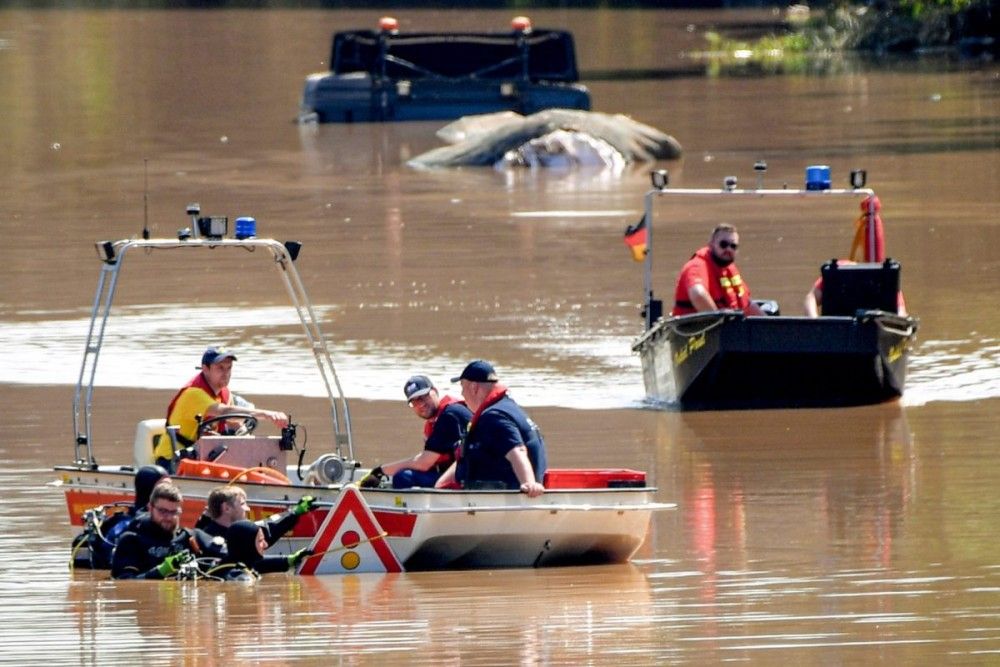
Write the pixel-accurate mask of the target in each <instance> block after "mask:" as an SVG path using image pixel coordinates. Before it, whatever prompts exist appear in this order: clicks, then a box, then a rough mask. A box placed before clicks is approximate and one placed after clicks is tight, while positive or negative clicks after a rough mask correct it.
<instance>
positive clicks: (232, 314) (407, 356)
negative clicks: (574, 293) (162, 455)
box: [0, 300, 642, 408]
mask: <svg viewBox="0 0 1000 667" xmlns="http://www.w3.org/2000/svg"><path fill="white" fill-rule="evenodd" d="M401 306H402V307H405V305H401V304H395V305H393V304H369V308H376V309H378V308H387V309H395V308H399V307H401ZM344 308H345V306H320V307H317V308H316V315H317V318H318V319H319V320H320V322H324V321H325V322H326V323H327V324H326V325H325V326H324V328H325V329H326V332H325V334H324V335H326V336H327V341H328V344H329V345H330V352H331V354H332V355H333V359H334V363H335V364H336V367H337V372H338V375H339V376H340V377H341V383H342V385H343V387H344V391H345V393H346V395H347V396H348V397H349V398H355V399H370V400H396V399H397V398H398V392H399V388H400V387H402V385H403V382H404V381H405V380H406V378H407V377H409V375H410V374H412V373H411V370H410V364H412V363H413V359H420V369H421V371H422V372H424V373H427V374H428V375H430V376H431V377H433V378H436V382H437V383H438V384H439V386H440V388H441V389H442V391H445V390H447V389H448V385H447V379H448V378H450V377H452V376H454V375H456V374H458V372H459V371H460V370H461V369H462V368H463V367H464V365H465V364H466V363H467V362H468V360H467V359H465V358H464V357H459V356H456V355H454V354H451V355H442V354H438V353H435V352H432V351H426V350H422V349H420V348H414V347H412V346H407V345H405V344H404V343H402V342H399V343H391V342H389V343H378V344H373V343H372V342H370V341H364V340H349V339H348V340H344V339H341V338H340V337H338V336H337V335H336V334H337V329H336V319H337V312H338V311H341V310H343V309H344ZM46 315H47V314H46V313H41V312H36V313H32V315H31V320H30V321H26V322H15V323H11V324H10V325H8V326H5V327H3V328H2V329H0V382H12V383H18V382H30V383H32V384H75V383H76V381H77V378H78V377H79V364H80V358H81V355H82V353H83V343H84V341H85V340H86V335H87V327H88V325H89V319H86V318H74V319H63V318H60V319H46ZM506 317H509V316H507V315H505V314H503V313H498V314H497V318H498V319H504V318H506ZM517 319H518V320H519V321H520V322H523V323H525V324H526V325H527V327H526V329H525V330H524V332H523V333H522V334H521V336H520V340H517V341H508V344H510V345H512V346H514V347H519V348H522V349H525V350H535V351H537V353H538V356H540V357H543V358H548V359H549V360H550V361H552V362H554V363H564V364H569V365H571V366H572V367H573V368H574V369H575V371H576V372H575V373H574V374H568V373H565V372H564V371H562V370H560V369H559V368H558V367H557V366H550V367H539V366H523V367H520V368H503V369H502V372H503V375H504V381H505V382H506V383H507V384H508V386H510V387H511V388H512V391H514V392H515V394H516V396H517V399H518V401H519V402H520V403H522V404H524V405H555V406H566V407H575V408H618V407H635V406H637V405H639V404H640V402H641V400H642V385H641V374H640V371H639V367H638V358H636V357H633V356H632V355H631V354H630V352H629V339H628V338H627V337H626V336H622V335H614V334H612V333H610V332H608V331H594V330H589V329H587V328H585V327H582V326H580V323H579V320H578V317H577V316H576V315H575V314H574V312H573V309H570V312H568V313H562V312H560V309H558V308H556V309H553V308H551V305H550V304H547V303H546V302H545V301H543V300H540V301H538V302H536V303H533V304H526V306H525V307H524V308H523V309H522V310H521V311H520V312H519V314H518V315H517ZM331 320H333V325H332V326H331V325H330V321H331ZM180 322H183V328H184V329H185V330H190V329H194V330H197V331H198V332H199V334H198V340H191V339H189V338H187V337H180V338H179V337H178V331H179V326H180V325H179V323H180ZM262 323H263V324H262ZM214 342H221V343H223V344H226V345H228V346H229V347H232V348H233V349H236V350H237V351H238V352H239V357H240V361H239V365H238V366H237V370H236V372H235V373H234V379H233V385H232V386H233V389H234V390H236V391H237V392H239V393H245V394H247V395H248V396H252V395H254V394H257V395H260V394H279V395H295V396H313V397H315V396H325V395H326V393H325V391H326V389H325V386H324V385H323V382H322V379H321V377H320V376H319V374H318V372H317V370H316V362H315V359H314V357H313V355H312V350H311V349H310V348H309V346H308V343H307V341H306V340H305V338H304V335H303V333H302V327H301V325H300V324H299V322H298V319H297V316H296V314H295V311H294V310H293V309H292V308H291V307H288V308H280V307H266V308H255V307H239V308H231V307H227V306H199V307H191V306H154V305H150V306H140V307H123V308H118V309H115V311H114V312H113V313H112V315H111V318H110V320H109V325H108V330H107V333H106V334H105V338H104V344H103V347H102V350H101V358H100V363H99V364H98V370H97V375H96V379H95V381H96V385H97V386H105V387H135V388H145V389H176V388H177V387H179V386H182V385H183V384H184V383H185V382H187V381H188V380H189V379H190V377H191V375H192V373H193V371H192V365H191V364H192V363H194V364H197V363H198V358H199V357H200V354H201V350H202V349H203V348H204V345H207V344H210V343H214ZM278 350H280V354H276V353H275V351H278ZM137 368H141V369H143V372H142V373H137V372H136V369H137ZM452 389H453V390H454V392H455V393H456V394H457V393H458V387H457V385H456V386H455V387H452Z"/></svg>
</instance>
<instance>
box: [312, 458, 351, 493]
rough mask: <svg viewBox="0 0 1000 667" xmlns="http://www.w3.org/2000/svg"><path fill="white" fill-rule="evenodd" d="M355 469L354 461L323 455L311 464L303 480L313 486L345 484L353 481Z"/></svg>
mask: <svg viewBox="0 0 1000 667" xmlns="http://www.w3.org/2000/svg"><path fill="white" fill-rule="evenodd" d="M357 468H358V463H357V462H356V461H348V460H346V459H344V458H341V457H340V456H338V455H336V454H323V455H322V456H320V457H319V458H318V459H316V460H315V461H313V462H312V464H311V465H310V466H309V469H308V470H307V471H306V475H305V477H304V478H303V480H304V481H305V483H306V484H311V485H313V486H327V485H329V484H346V483H347V482H350V481H351V480H352V479H353V477H354V471H355V470H356V469H357Z"/></svg>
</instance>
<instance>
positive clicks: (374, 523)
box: [298, 486, 403, 574]
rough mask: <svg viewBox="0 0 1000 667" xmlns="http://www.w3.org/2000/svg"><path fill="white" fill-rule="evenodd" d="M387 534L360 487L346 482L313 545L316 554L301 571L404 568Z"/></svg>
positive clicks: (398, 569)
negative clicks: (348, 484) (346, 484)
mask: <svg viewBox="0 0 1000 667" xmlns="http://www.w3.org/2000/svg"><path fill="white" fill-rule="evenodd" d="M385 536H386V533H385V531H383V530H382V527H381V526H380V525H379V523H378V520H376V519H375V515H374V514H372V510H371V508H370V507H368V503H366V502H365V499H364V498H363V497H362V496H361V493H359V492H358V489H357V488H356V487H353V486H345V487H344V490H343V491H341V492H340V495H339V496H337V501H336V503H335V504H334V506H333V507H332V508H331V509H330V511H329V512H328V513H327V515H326V520H325V521H323V525H321V526H320V527H319V530H318V531H317V532H316V537H315V538H313V541H312V544H310V545H309V548H310V549H312V550H313V554H314V555H312V556H310V557H308V558H306V559H305V560H304V561H302V564H301V565H300V566H299V570H298V573H299V574H355V573H359V572H402V571H403V565H402V564H401V563H400V562H399V559H398V558H396V554H395V553H393V551H392V548H391V547H390V546H389V543H388V542H386V541H385V539H383V538H385Z"/></svg>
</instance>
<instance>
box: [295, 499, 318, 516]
mask: <svg viewBox="0 0 1000 667" xmlns="http://www.w3.org/2000/svg"><path fill="white" fill-rule="evenodd" d="M318 502H319V501H318V500H316V499H315V498H313V497H312V496H302V498H300V499H299V502H298V504H296V505H295V507H293V508H292V514H294V515H295V516H302V515H303V514H305V513H306V512H308V511H309V510H313V509H316V504H317V503H318Z"/></svg>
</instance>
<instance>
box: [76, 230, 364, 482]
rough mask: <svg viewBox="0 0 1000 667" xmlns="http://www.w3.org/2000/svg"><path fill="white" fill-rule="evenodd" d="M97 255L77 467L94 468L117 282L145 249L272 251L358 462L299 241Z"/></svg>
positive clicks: (339, 436)
mask: <svg viewBox="0 0 1000 667" xmlns="http://www.w3.org/2000/svg"><path fill="white" fill-rule="evenodd" d="M96 247H97V251H98V256H99V257H100V259H101V261H102V262H103V263H102V266H101V274H100V277H99V280H98V284H97V291H96V293H95V295H94V303H93V307H92V309H91V315H90V325H89V328H88V330H87V337H86V343H85V345H84V356H83V361H82V363H81V366H80V374H79V377H78V379H77V384H76V390H75V392H74V397H73V425H74V431H73V432H74V433H75V434H76V441H75V460H76V463H77V465H80V466H88V467H90V468H96V467H97V462H96V460H95V459H94V451H93V433H92V429H93V424H92V418H91V417H92V405H93V394H94V378H95V374H96V371H97V362H98V358H99V356H100V352H101V347H102V345H103V341H104V332H105V329H106V326H107V321H108V316H109V315H110V314H111V307H112V304H113V302H114V296H115V291H116V289H117V286H118V277H119V274H120V272H121V268H122V266H123V265H124V263H125V259H126V257H127V256H128V253H129V251H130V250H132V249H134V248H141V249H143V250H147V251H150V252H151V251H155V250H165V249H180V248H187V249H190V248H202V249H215V248H227V247H229V248H240V249H243V250H245V251H249V252H254V251H256V250H257V249H264V250H267V251H269V253H270V256H271V257H272V258H273V261H274V264H275V266H276V267H277V268H278V270H279V273H280V275H281V277H282V281H283V283H284V285H285V288H286V290H287V291H288V295H289V297H290V299H291V302H292V305H293V307H294V308H295V312H296V314H297V315H298V317H299V320H300V322H301V324H302V327H303V329H304V331H305V335H306V338H307V339H308V341H309V345H310V349H311V351H312V354H313V357H314V358H315V360H316V364H317V367H318V368H319V371H320V375H321V377H322V379H323V384H324V387H325V389H326V394H327V397H328V399H329V402H330V410H331V417H332V420H333V428H334V438H335V448H336V452H337V454H338V455H341V456H342V457H343V453H342V448H344V447H346V448H347V456H348V458H349V459H350V460H354V444H353V438H352V435H351V422H350V411H349V409H348V405H347V399H346V397H345V396H344V392H343V388H342V387H341V385H340V380H339V379H338V377H337V372H336V369H335V367H334V365H333V359H332V357H331V356H330V352H329V349H328V347H327V345H326V341H325V339H324V338H323V334H322V332H321V331H320V328H319V320H318V318H317V317H316V313H315V311H314V309H313V307H312V303H311V302H310V300H309V297H308V294H307V293H306V290H305V286H304V285H303V284H302V280H301V278H300V277H299V273H298V271H297V270H296V268H295V264H294V262H295V259H296V257H297V256H298V251H299V248H300V247H301V246H300V244H299V243H298V242H296V241H288V242H285V243H281V242H279V241H276V240H274V239H265V238H256V237H250V238H244V239H233V238H215V237H203V238H177V239H123V240H119V241H99V242H98V243H97V244H96Z"/></svg>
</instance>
